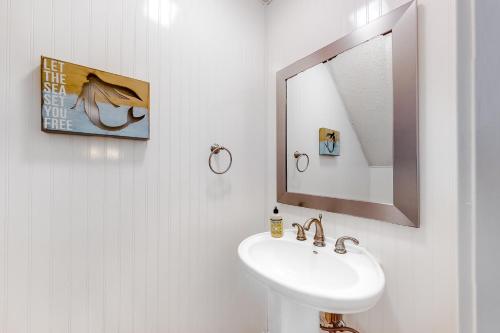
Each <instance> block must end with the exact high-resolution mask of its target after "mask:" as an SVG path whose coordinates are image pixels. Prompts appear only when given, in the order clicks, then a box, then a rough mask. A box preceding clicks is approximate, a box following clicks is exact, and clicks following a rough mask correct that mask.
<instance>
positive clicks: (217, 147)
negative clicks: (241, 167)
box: [208, 143, 233, 175]
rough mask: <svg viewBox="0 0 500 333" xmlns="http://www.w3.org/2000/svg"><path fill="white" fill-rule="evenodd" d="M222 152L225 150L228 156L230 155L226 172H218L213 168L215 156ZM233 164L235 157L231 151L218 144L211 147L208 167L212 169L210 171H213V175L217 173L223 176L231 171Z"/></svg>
mask: <svg viewBox="0 0 500 333" xmlns="http://www.w3.org/2000/svg"><path fill="white" fill-rule="evenodd" d="M222 150H225V151H226V152H227V154H228V155H229V164H228V166H227V168H226V169H225V170H223V171H217V170H215V169H214V168H213V167H212V157H213V156H214V155H217V154H218V153H220V152H221V151H222ZM232 164H233V155H232V154H231V152H230V151H229V149H227V148H226V147H223V146H220V145H218V144H216V143H215V144H213V145H212V146H211V147H210V156H209V157H208V167H209V168H210V170H212V172H213V173H215V174H217V175H222V174H224V173H226V172H228V171H229V169H230V168H231V165H232Z"/></svg>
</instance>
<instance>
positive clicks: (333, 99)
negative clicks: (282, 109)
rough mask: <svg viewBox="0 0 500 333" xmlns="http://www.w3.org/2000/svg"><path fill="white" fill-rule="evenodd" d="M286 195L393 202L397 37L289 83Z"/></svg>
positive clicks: (361, 48) (362, 48)
mask: <svg viewBox="0 0 500 333" xmlns="http://www.w3.org/2000/svg"><path fill="white" fill-rule="evenodd" d="M286 98H287V104H286V105H287V191H289V192H295V193H302V194H312V195H320V196H327V197H335V198H342V199H351V200H362V201H370V202H377V203H389V204H392V203H393V77H392V34H387V35H384V36H378V37H376V38H373V39H371V40H369V41H367V42H365V43H362V44H359V45H357V46H356V47H354V48H352V49H350V50H347V51H346V52H344V53H341V54H339V55H337V56H336V57H335V58H333V59H330V60H329V61H327V62H324V63H322V64H319V65H317V66H314V67H312V68H309V69H307V70H306V71H304V72H302V73H299V74H298V75H296V76H294V77H292V78H290V79H288V80H287V97H286Z"/></svg>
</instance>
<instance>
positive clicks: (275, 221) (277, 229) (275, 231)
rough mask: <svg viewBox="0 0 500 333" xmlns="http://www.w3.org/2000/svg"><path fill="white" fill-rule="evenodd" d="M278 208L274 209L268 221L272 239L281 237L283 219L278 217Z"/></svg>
mask: <svg viewBox="0 0 500 333" xmlns="http://www.w3.org/2000/svg"><path fill="white" fill-rule="evenodd" d="M278 213H279V211H278V207H274V210H273V215H272V216H271V218H270V219H269V222H270V227H271V236H272V237H274V238H281V237H283V218H282V217H281V216H279V215H278Z"/></svg>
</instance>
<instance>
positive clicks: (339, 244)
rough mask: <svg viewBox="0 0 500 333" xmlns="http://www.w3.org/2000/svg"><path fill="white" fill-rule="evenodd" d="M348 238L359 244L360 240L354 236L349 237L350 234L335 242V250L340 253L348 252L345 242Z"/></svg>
mask: <svg viewBox="0 0 500 333" xmlns="http://www.w3.org/2000/svg"><path fill="white" fill-rule="evenodd" d="M346 240H349V241H351V242H353V243H354V244H356V245H359V241H358V240H357V239H356V238H354V237H349V236H344V237H340V238H339V239H337V241H336V242H335V252H337V253H338V254H346V253H347V250H346V249H345V244H344V243H345V241H346Z"/></svg>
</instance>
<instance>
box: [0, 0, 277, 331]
mask: <svg viewBox="0 0 500 333" xmlns="http://www.w3.org/2000/svg"><path fill="white" fill-rule="evenodd" d="M264 10H265V7H264V6H263V5H262V4H261V3H260V2H258V1H247V0H236V1H235V0H84V1H82V0H0V44H1V45H2V47H1V48H0V119H1V121H0V332H1V333H21V332H27V333H29V332H36V333H44V332H47V333H48V332H51V333H56V332H61V333H62V332H74V333H77V332H78V333H80V332H81V333H84V332H86V333H88V332H91V333H96V332H124V333H125V332H130V333H137V332H162V333H164V332H171V333H187V332H202V331H203V332H214V333H215V332H217V333H219V332H249V333H250V332H258V333H260V332H262V331H263V330H265V326H266V310H265V307H266V303H265V294H263V291H262V288H261V287H258V286H256V285H255V283H254V282H253V281H251V280H249V279H247V278H246V275H245V274H243V273H242V272H241V270H240V269H239V266H238V261H237V254H236V248H237V245H238V244H239V242H240V241H241V240H242V239H243V238H244V237H246V236H248V235H250V234H252V233H255V232H257V231H260V230H261V229H262V227H263V222H262V221H264V220H265V218H266V217H267V215H268V214H267V213H268V212H267V210H266V209H265V206H266V204H267V202H268V200H267V199H266V188H267V185H266V178H267V176H268V175H267V167H268V161H267V155H266V153H265V152H264V153H263V152H262V147H265V146H266V145H267V143H268V140H267V134H268V133H267V125H266V121H267V117H268V116H267V110H266V88H265V86H266V80H267V78H266V71H265V68H266V61H267V60H266V50H265V47H266V46H265V15H264ZM41 55H46V56H49V57H54V58H58V59H62V60H66V61H70V62H75V63H78V64H82V65H87V66H91V67H96V68H99V69H103V70H107V71H111V72H115V73H119V74H123V75H127V76H132V77H136V78H138V79H142V80H147V81H149V82H150V83H151V140H150V141H149V142H138V141H130V140H117V139H111V138H98V137H82V136H67V135H49V134H46V133H42V132H41V131H40V87H39V82H40V77H39V68H38V66H39V63H40V56H41ZM214 142H217V143H220V144H223V145H227V146H228V147H229V148H230V149H231V150H232V152H233V156H234V163H233V168H232V169H231V171H230V172H229V173H228V174H226V175H224V176H215V175H214V174H212V173H211V172H210V171H209V169H208V166H207V158H208V154H209V147H210V145H211V144H212V143H214Z"/></svg>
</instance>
